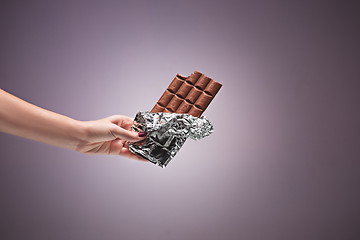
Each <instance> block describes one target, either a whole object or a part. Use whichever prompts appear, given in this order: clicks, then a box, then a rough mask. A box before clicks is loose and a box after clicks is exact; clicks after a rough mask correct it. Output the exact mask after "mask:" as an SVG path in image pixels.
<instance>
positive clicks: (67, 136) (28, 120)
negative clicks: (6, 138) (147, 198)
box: [0, 89, 146, 160]
mask: <svg viewBox="0 0 360 240" xmlns="http://www.w3.org/2000/svg"><path fill="white" fill-rule="evenodd" d="M132 122H133V121H132V119H131V118H129V117H125V116H119V115H115V116H111V117H108V118H104V119H100V120H97V121H85V122H84V121H78V120H75V119H72V118H69V117H66V116H64V115H61V114H58V113H54V112H52V111H48V110H46V109H43V108H40V107H37V106H35V105H33V104H31V103H28V102H25V101H23V100H21V99H20V98H17V97H15V96H14V95H11V94H10V93H7V92H5V91H4V90H1V89H0V132H5V133H8V134H12V135H16V136H19V137H24V138H28V139H31V140H35V141H39V142H43V143H46V144H50V145H54V146H57V147H61V148H67V149H72V150H76V151H78V152H82V153H94V154H115V155H121V156H124V157H128V158H133V159H139V160H140V159H141V160H143V159H142V158H140V157H137V156H136V155H134V154H132V153H131V152H130V151H129V148H128V146H127V142H138V141H141V140H143V139H144V138H145V137H146V133H144V132H141V133H137V132H132V131H130V128H131V125H132Z"/></svg>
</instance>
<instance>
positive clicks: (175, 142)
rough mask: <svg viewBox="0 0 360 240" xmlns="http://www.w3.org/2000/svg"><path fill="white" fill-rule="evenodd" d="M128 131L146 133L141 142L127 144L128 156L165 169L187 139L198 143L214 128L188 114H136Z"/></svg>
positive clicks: (203, 118)
mask: <svg viewBox="0 0 360 240" xmlns="http://www.w3.org/2000/svg"><path fill="white" fill-rule="evenodd" d="M132 129H133V130H134V131H137V132H147V133H148V137H147V138H146V139H145V140H144V141H141V142H137V143H129V144H128V145H129V149H130V151H131V152H132V153H134V154H136V155H138V156H140V157H142V158H145V159H147V160H149V161H150V162H152V163H154V164H156V165H158V166H160V167H165V166H166V165H167V164H168V163H169V162H170V160H171V159H172V158H173V157H174V156H175V155H176V153H177V152H178V151H179V150H180V148H181V147H182V146H183V144H184V143H185V141H186V139H187V138H188V137H190V138H191V139H193V140H199V139H201V138H204V137H206V136H208V135H210V134H211V133H212V132H213V130H214V127H213V125H212V124H211V122H210V121H209V120H208V119H207V118H206V117H204V116H202V117H200V118H197V117H194V116H191V115H189V114H177V113H163V112H161V113H153V112H138V113H137V114H136V116H135V119H134V124H133V127H132Z"/></svg>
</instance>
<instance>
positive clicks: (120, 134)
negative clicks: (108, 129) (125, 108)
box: [113, 126, 147, 142]
mask: <svg viewBox="0 0 360 240" xmlns="http://www.w3.org/2000/svg"><path fill="white" fill-rule="evenodd" d="M113 135H114V136H115V137H117V138H120V139H123V140H127V141H129V142H139V141H142V140H144V138H145V137H146V136H147V132H134V131H128V130H126V129H124V128H122V127H119V126H116V127H115V128H114V130H113Z"/></svg>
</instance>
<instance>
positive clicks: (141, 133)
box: [138, 132, 147, 137]
mask: <svg viewBox="0 0 360 240" xmlns="http://www.w3.org/2000/svg"><path fill="white" fill-rule="evenodd" d="M138 135H139V137H145V136H146V135H147V132H139V133H138Z"/></svg>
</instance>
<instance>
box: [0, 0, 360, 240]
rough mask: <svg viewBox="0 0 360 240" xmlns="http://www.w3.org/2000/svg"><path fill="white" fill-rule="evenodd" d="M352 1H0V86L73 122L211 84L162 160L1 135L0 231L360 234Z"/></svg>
mask: <svg viewBox="0 0 360 240" xmlns="http://www.w3.org/2000/svg"><path fill="white" fill-rule="evenodd" d="M350 3H351V2H350V1H337V2H336V1H321V2H320V1H265V0H264V1H257V0H249V1H183V0H182V1H142V2H138V1H0V83H1V84H0V86H1V88H2V89H4V90H6V91H8V92H10V93H12V94H14V95H16V96H18V97H20V98H23V99H25V100H27V101H29V102H31V103H33V104H36V105H38V106H41V107H44V108H46V109H50V110H52V111H55V112H58V113H61V114H64V115H67V116H70V117H73V118H76V119H80V120H94V119H98V118H103V117H107V116H109V115H112V114H123V115H128V116H131V117H134V116H135V114H136V113H137V112H138V111H144V110H150V109H151V108H152V106H153V105H154V103H155V102H156V101H157V100H158V98H159V97H160V95H161V94H162V93H163V91H164V90H165V88H166V87H167V85H168V84H169V82H170V81H171V80H172V79H173V77H174V76H175V75H176V74H177V73H180V74H183V75H189V74H190V73H191V72H193V71H194V70H199V71H201V72H203V73H205V74H207V75H208V76H210V77H212V78H214V79H215V80H217V81H219V82H221V83H223V85H224V86H223V88H222V89H221V90H220V92H219V94H218V95H217V96H216V98H215V100H214V101H213V103H212V104H211V105H210V106H209V108H208V109H207V111H206V114H205V115H206V116H207V117H208V118H209V119H210V120H211V121H212V122H213V124H214V126H215V132H214V134H212V135H211V136H210V137H208V138H206V139H204V140H202V141H199V142H193V141H190V140H189V141H187V142H186V144H185V146H184V147H183V148H182V149H181V151H180V152H179V154H178V155H177V156H176V158H175V159H174V160H173V161H172V162H171V163H170V164H169V165H168V167H167V168H166V169H161V168H159V167H157V166H155V165H153V164H150V163H144V162H137V161H131V160H128V159H124V158H122V157H118V156H88V155H82V154H80V153H76V152H72V151H70V150H63V149H58V148H55V147H52V146H47V145H45V144H42V143H37V142H32V141H29V140H26V139H21V138H18V137H14V136H9V135H6V134H0V144H1V145H0V238H1V239H4V240H17V239H26V240H29V239H31V240H32V239H36V240H43V239H44V240H75V239H86V240H99V239H103V240H118V239H124V240H127V239H134V240H142V239H148V240H152V239H156V240H165V239H166V240H177V239H179V240H183V239H189V240H193V239H207V240H218V239H225V240H228V239H229V240H230V239H234V240H235V239H236V240H238V239H241V240H282V239H286V240H288V239H290V240H304V239H306V240H322V239H326V240H329V239H360V228H359V223H360V192H359V185H360V127H359V126H360V124H359V123H360V113H359V103H360V77H359V76H360V66H359V65H360V47H359V45H360V44H359V43H360V33H359V29H360V24H359V12H358V8H357V7H356V5H355V4H350Z"/></svg>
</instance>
